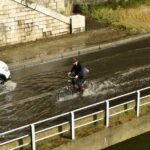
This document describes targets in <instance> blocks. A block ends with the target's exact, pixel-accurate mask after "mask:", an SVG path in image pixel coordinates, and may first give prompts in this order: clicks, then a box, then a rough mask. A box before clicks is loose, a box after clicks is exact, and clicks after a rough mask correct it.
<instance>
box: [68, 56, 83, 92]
mask: <svg viewBox="0 0 150 150" xmlns="http://www.w3.org/2000/svg"><path fill="white" fill-rule="evenodd" d="M72 63H73V66H72V68H71V71H70V72H69V73H68V75H71V76H73V78H72V85H73V88H74V89H75V90H78V91H80V92H81V93H83V91H84V87H83V83H84V81H85V78H86V77H85V68H84V67H83V66H82V65H81V64H80V62H79V61H78V59H77V58H72Z"/></svg>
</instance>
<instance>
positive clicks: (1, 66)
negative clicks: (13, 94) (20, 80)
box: [0, 61, 10, 84]
mask: <svg viewBox="0 0 150 150" xmlns="http://www.w3.org/2000/svg"><path fill="white" fill-rule="evenodd" d="M9 79H10V70H9V67H8V66H7V64H6V63H4V62H3V61H0V84H4V82H6V81H7V80H9Z"/></svg>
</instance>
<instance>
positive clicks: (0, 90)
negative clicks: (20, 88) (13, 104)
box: [0, 80, 17, 95]
mask: <svg viewBox="0 0 150 150" xmlns="http://www.w3.org/2000/svg"><path fill="white" fill-rule="evenodd" d="M16 87H17V83H15V82H13V81H11V80H9V81H7V82H6V83H5V84H4V85H0V95H4V94H7V93H9V92H12V91H14V90H15V88H16Z"/></svg>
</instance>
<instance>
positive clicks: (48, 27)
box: [0, 0, 85, 46]
mask: <svg viewBox="0 0 150 150" xmlns="http://www.w3.org/2000/svg"><path fill="white" fill-rule="evenodd" d="M53 2H56V1H55V0H54V1H53ZM57 2H58V0H57ZM73 20H75V22H76V21H78V22H80V20H82V21H81V23H82V24H81V23H80V24H77V25H76V26H74V27H73V26H72V22H73ZM84 30H85V17H84V16H81V15H77V16H76V15H75V16H69V17H66V16H64V15H62V14H60V13H58V12H55V11H53V10H50V9H48V8H46V7H44V6H42V5H39V4H37V3H29V2H28V3H27V2H26V1H25V0H0V46H6V45H12V44H18V43H24V42H30V41H35V40H38V39H43V38H49V37H54V36H59V35H63V34H68V33H75V32H82V31H84Z"/></svg>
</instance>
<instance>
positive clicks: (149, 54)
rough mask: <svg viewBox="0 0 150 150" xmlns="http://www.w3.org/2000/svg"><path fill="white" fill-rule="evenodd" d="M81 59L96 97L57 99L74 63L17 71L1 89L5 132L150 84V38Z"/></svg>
mask: <svg viewBox="0 0 150 150" xmlns="http://www.w3.org/2000/svg"><path fill="white" fill-rule="evenodd" d="M78 58H79V60H80V61H81V63H83V64H84V65H85V66H86V67H87V68H89V70H90V74H89V78H88V80H90V81H92V82H93V83H94V85H95V93H94V94H92V95H85V96H83V97H78V98H71V99H66V100H64V101H59V100H58V99H57V96H58V91H59V90H60V89H61V88H62V87H64V86H65V85H66V84H67V72H68V71H70V67H71V63H70V59H63V60H61V61H57V62H51V63H48V64H42V65H39V66H34V67H30V68H26V69H22V70H16V71H13V72H12V80H11V81H9V82H7V83H6V84H5V85H4V86H1V87H0V120H1V123H0V130H1V132H3V131H6V130H9V129H12V128H16V127H19V126H22V125H26V124H30V123H33V122H35V121H38V120H42V119H45V118H48V117H51V116H54V115H57V114H60V113H64V112H67V111H71V110H73V109H77V108H79V107H82V106H86V105H89V104H92V103H95V102H98V101H102V100H105V99H108V98H110V97H114V96H118V95H120V94H123V93H127V92H131V91H133V90H137V89H140V88H143V87H146V86H149V84H150V76H149V75H150V39H149V38H147V39H144V40H141V41H137V42H133V43H129V44H126V45H122V46H118V47H113V48H109V49H105V50H99V51H98V52H94V53H90V54H86V55H82V56H79V57H78ZM44 94H46V96H43V95H44ZM91 97H92V98H91Z"/></svg>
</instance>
